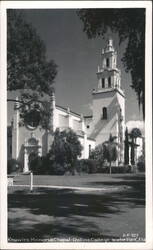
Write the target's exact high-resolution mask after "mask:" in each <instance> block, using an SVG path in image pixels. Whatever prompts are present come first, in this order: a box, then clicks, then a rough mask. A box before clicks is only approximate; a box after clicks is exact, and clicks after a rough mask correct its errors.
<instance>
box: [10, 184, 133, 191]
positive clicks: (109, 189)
mask: <svg viewBox="0 0 153 250" xmlns="http://www.w3.org/2000/svg"><path fill="white" fill-rule="evenodd" d="M11 187H12V186H11ZM13 187H29V188H30V186H29V185H16V184H15V185H13ZM34 188H51V189H70V190H83V191H89V192H90V191H91V192H92V191H95V192H96V191H111V192H112V191H117V190H121V189H129V188H130V187H129V186H126V187H125V186H119V187H114V186H109V187H106V188H89V187H72V186H53V185H33V189H34Z"/></svg>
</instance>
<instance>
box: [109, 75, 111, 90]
mask: <svg viewBox="0 0 153 250" xmlns="http://www.w3.org/2000/svg"><path fill="white" fill-rule="evenodd" d="M110 87H111V77H108V88H110Z"/></svg>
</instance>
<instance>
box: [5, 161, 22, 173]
mask: <svg viewBox="0 0 153 250" xmlns="http://www.w3.org/2000/svg"><path fill="white" fill-rule="evenodd" d="M20 171H21V164H20V162H19V161H17V160H16V159H10V160H8V162H7V174H11V173H14V172H20Z"/></svg>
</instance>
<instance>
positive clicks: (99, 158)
mask: <svg viewBox="0 0 153 250" xmlns="http://www.w3.org/2000/svg"><path fill="white" fill-rule="evenodd" d="M90 159H93V160H95V161H96V162H97V164H98V166H102V165H103V163H104V146H103V144H99V145H97V146H96V147H95V149H93V150H92V151H91V153H90Z"/></svg>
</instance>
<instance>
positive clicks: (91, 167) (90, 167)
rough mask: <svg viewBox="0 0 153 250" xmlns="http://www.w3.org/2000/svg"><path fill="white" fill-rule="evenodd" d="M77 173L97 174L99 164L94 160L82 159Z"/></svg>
mask: <svg viewBox="0 0 153 250" xmlns="http://www.w3.org/2000/svg"><path fill="white" fill-rule="evenodd" d="M76 169H77V172H84V173H88V174H93V173H96V172H97V162H96V161H95V160H93V159H81V160H78V161H77V167H76Z"/></svg>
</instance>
